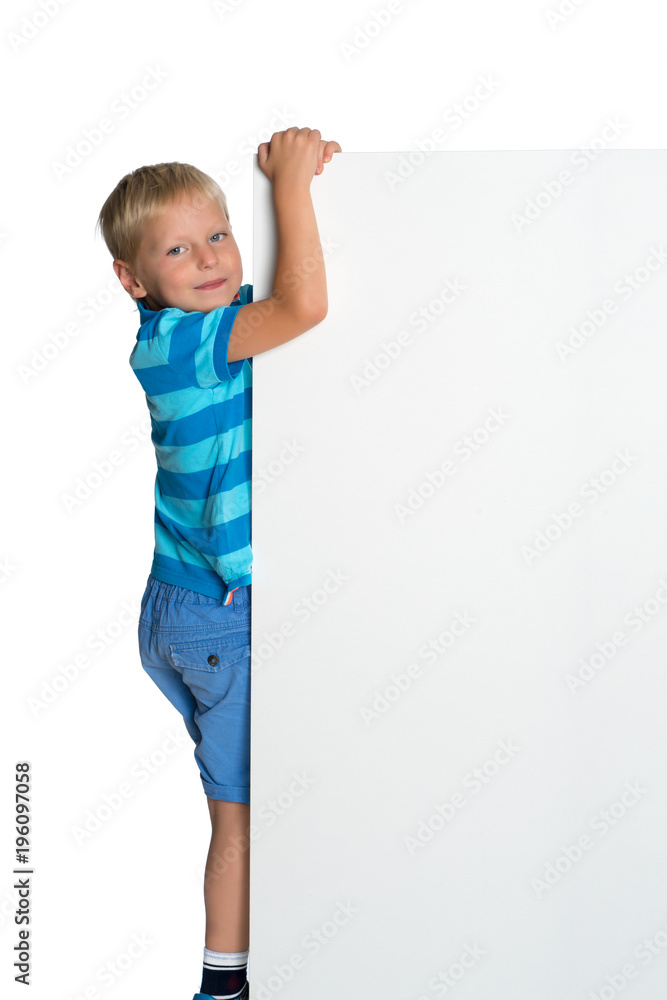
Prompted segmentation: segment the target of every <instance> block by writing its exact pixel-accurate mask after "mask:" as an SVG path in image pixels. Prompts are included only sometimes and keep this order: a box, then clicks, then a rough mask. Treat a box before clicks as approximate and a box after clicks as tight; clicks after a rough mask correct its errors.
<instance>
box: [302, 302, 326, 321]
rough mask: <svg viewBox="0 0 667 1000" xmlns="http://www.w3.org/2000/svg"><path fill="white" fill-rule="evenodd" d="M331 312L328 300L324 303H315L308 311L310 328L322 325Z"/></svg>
mask: <svg viewBox="0 0 667 1000" xmlns="http://www.w3.org/2000/svg"><path fill="white" fill-rule="evenodd" d="M328 311H329V307H328V303H327V302H326V300H325V301H324V302H322V301H319V302H313V303H311V305H310V306H309V307H308V309H307V310H306V318H307V322H308V324H309V326H310V327H313V326H317V324H318V323H321V322H322V320H323V319H325V318H326V315H327V312H328Z"/></svg>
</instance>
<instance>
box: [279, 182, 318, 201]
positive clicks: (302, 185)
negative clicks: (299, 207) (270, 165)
mask: <svg viewBox="0 0 667 1000" xmlns="http://www.w3.org/2000/svg"><path fill="white" fill-rule="evenodd" d="M309 196H310V181H306V182H304V181H303V180H302V179H300V178H295V177H278V178H275V179H274V181H273V197H274V199H275V198H280V199H282V198H307V197H309Z"/></svg>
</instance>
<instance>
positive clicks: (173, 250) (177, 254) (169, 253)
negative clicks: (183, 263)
mask: <svg viewBox="0 0 667 1000" xmlns="http://www.w3.org/2000/svg"><path fill="white" fill-rule="evenodd" d="M177 250H185V247H173V249H172V250H169V251H168V252H167V257H171V256H174V257H180V256H181V254H180V253H176V251H177Z"/></svg>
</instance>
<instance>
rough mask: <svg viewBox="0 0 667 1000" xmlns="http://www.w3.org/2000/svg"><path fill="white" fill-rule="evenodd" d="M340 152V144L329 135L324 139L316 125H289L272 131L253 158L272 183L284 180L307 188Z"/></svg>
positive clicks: (281, 182) (283, 181)
mask: <svg viewBox="0 0 667 1000" xmlns="http://www.w3.org/2000/svg"><path fill="white" fill-rule="evenodd" d="M341 152H342V150H341V148H340V144H339V143H337V142H335V140H333V139H331V140H329V141H328V142H327V141H326V140H325V139H323V138H322V134H321V132H319V130H318V129H316V128H315V129H312V128H297V127H296V125H293V126H292V127H291V128H288V129H285V131H284V132H274V133H273V135H272V136H271V139H270V141H269V142H262V143H260V145H259V146H258V148H257V158H258V163H259V167H260V169H261V171H262V173H264V174H266V176H267V177H268V178H269V180H270V181H271V183H272V184H274V185H275V184H276V183H280V184H283V183H285V182H287V183H288V184H290V185H292V184H294V185H296V186H305V187H306V188H307V187H309V186H310V182H311V180H312V179H313V177H314V176H315V175H316V174H320V173H322V171H323V170H324V164H325V163H326V162H328V161H329V160H330V159H331V157H332V156H333V154H334V153H341Z"/></svg>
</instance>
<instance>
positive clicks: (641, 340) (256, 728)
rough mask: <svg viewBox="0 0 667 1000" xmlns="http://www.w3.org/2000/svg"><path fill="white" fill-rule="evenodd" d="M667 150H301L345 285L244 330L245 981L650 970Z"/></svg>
mask: <svg viewBox="0 0 667 1000" xmlns="http://www.w3.org/2000/svg"><path fill="white" fill-rule="evenodd" d="M584 164H585V165H584ZM666 177H667V152H666V151H663V150H613V151H606V152H604V153H600V152H595V151H589V153H588V154H584V153H582V152H581V151H576V150H546V151H523V150H522V151H498V152H440V153H433V154H431V155H430V156H426V157H422V162H421V163H420V162H419V154H416V153H404V154H401V153H342V154H337V155H336V156H335V157H334V159H333V161H332V162H331V163H330V164H328V165H327V166H326V167H325V171H324V173H323V175H322V176H321V177H315V178H314V179H313V182H312V185H311V191H312V195H313V202H314V205H315V210H316V215H317V219H318V226H319V231H320V236H321V239H322V244H323V247H324V250H325V254H326V268H327V281H328V293H329V312H328V315H327V317H326V319H325V321H324V322H323V323H322V324H320V325H319V326H318V327H316V328H314V329H313V330H311V331H309V332H308V333H307V334H304V335H303V336H300V337H298V338H296V339H295V340H293V341H291V342H289V343H288V344H285V345H283V346H281V347H279V348H277V349H275V350H272V351H269V352H267V353H265V354H262V355H259V356H258V357H257V358H256V359H255V361H254V402H253V426H254V441H253V453H254V498H253V549H254V568H253V623H252V650H253V674H252V777H251V785H252V807H251V808H252V814H251V815H252V823H253V841H252V849H251V955H252V968H251V975H250V981H251V986H252V990H253V995H254V997H255V998H256V1000H270V998H272V997H276V996H280V997H281V998H285V1000H287V998H289V1000H311V998H312V997H317V998H318V1000H338V998H340V997H342V996H345V997H350V998H352V1000H362V998H363V1000H365V998H368V997H372V998H375V997H382V998H383V1000H407V998H410V1000H418V998H419V1000H424V998H425V1000H431V998H435V997H442V996H446V997H450V996H453V997H456V1000H479V998H487V1000H536V998H539V1000H563V998H566V997H567V998H568V1000H575V998H578V997H581V998H582V1000H583V998H586V1000H589V998H600V1000H609V998H612V997H614V996H616V995H617V993H618V992H622V991H623V990H624V989H625V988H626V987H628V988H629V987H630V986H632V997H633V1000H655V998H656V997H657V996H662V995H663V994H664V984H665V982H667V896H666V893H665V887H666V884H667V861H666V856H665V847H664V844H665V842H666V840H667V797H666V794H665V767H666V764H667V753H666V751H667V736H666V735H665V726H664V720H665V714H666V708H667V697H666V695H667V684H666V679H665V646H666V639H667V624H666V623H667V545H666V529H665V511H666V510H667V459H666V446H665V427H666V426H667V393H665V363H666V361H667V344H666V339H665V337H666V324H665V318H666V316H667V198H666V197H665V178H666ZM254 204H255V232H254V240H255V257H254V297H255V300H257V299H259V298H263V297H265V296H267V295H268V294H269V293H270V291H271V287H272V280H273V269H274V265H275V252H276V232H275V220H274V214H273V202H272V196H271V185H270V183H269V181H268V180H267V178H266V177H265V176H264V175H263V174H262V172H261V171H260V170H259V168H258V166H257V160H256V158H255V178H254ZM614 990H615V991H616V992H613V991H614ZM605 991H606V992H605ZM629 993H630V991H629V989H628V995H629Z"/></svg>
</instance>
